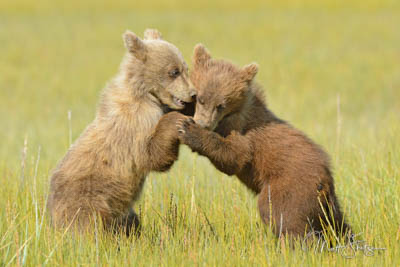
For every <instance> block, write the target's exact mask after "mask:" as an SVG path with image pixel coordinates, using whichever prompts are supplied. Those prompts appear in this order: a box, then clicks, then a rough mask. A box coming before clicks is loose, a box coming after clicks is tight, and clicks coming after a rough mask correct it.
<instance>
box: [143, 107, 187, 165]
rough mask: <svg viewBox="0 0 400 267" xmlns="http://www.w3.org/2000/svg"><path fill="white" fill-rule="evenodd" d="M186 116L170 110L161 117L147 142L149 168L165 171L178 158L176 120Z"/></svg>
mask: <svg viewBox="0 0 400 267" xmlns="http://www.w3.org/2000/svg"><path fill="white" fill-rule="evenodd" d="M183 118H186V116H185V115H182V114H180V113H178V112H170V113H167V114H165V115H163V116H162V117H161V119H160V120H159V122H158V124H157V126H156V127H155V129H154V132H153V134H152V135H151V137H150V139H149V140H148V143H147V149H146V153H147V155H146V156H147V157H146V163H147V164H148V167H149V170H153V171H161V172H162V171H167V170H168V169H170V168H171V166H172V164H173V163H174V162H175V160H177V159H178V153H179V144H180V143H179V139H178V131H177V127H176V122H177V121H178V120H179V119H183Z"/></svg>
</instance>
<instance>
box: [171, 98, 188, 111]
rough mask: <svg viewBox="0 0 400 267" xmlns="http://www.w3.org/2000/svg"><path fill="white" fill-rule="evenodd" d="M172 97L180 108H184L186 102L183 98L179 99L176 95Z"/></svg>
mask: <svg viewBox="0 0 400 267" xmlns="http://www.w3.org/2000/svg"><path fill="white" fill-rule="evenodd" d="M172 99H173V101H174V104H175V105H177V106H178V107H180V108H184V107H185V104H186V102H185V101H183V100H182V99H179V98H177V97H176V96H174V97H172Z"/></svg>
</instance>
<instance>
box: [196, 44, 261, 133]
mask: <svg viewBox="0 0 400 267" xmlns="http://www.w3.org/2000/svg"><path fill="white" fill-rule="evenodd" d="M192 61H193V69H192V71H191V73H190V79H191V81H192V83H193V85H194V87H195V88H196V90H197V103H196V109H195V110H196V111H195V115H194V121H195V122H196V123H197V124H199V125H200V126H202V127H204V128H207V129H209V130H214V129H215V128H216V127H217V126H218V123H219V122H220V121H221V120H222V119H223V118H226V117H227V116H229V115H231V114H234V113H236V112H238V111H240V110H241V108H242V107H243V104H244V103H245V101H246V100H247V93H248V91H249V90H250V84H251V82H252V81H253V79H254V77H255V75H256V74H257V71H258V66H257V64H255V63H252V64H249V65H246V66H244V67H243V68H240V67H238V66H236V65H234V64H232V63H230V62H228V61H225V60H216V59H212V58H211V55H210V54H209V52H208V51H207V49H206V48H205V47H204V46H203V45H201V44H198V45H196V47H195V48H194V55H193V59H192Z"/></svg>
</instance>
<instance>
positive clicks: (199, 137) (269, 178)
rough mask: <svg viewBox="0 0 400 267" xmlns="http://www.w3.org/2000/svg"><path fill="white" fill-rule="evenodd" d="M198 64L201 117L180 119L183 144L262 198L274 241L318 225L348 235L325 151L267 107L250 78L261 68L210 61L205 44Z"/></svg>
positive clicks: (197, 55)
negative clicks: (234, 177)
mask: <svg viewBox="0 0 400 267" xmlns="http://www.w3.org/2000/svg"><path fill="white" fill-rule="evenodd" d="M193 64H194V67H193V70H192V72H191V80H192V82H193V85H194V86H195V87H196V89H197V104H196V112H195V115H194V121H193V120H192V119H190V118H186V119H180V121H179V122H178V124H177V126H178V129H179V132H180V140H181V142H182V143H184V144H186V145H188V146H189V147H190V148H191V149H192V150H193V151H196V152H198V153H199V154H201V155H203V156H206V157H208V158H209V159H210V161H211V162H212V163H213V164H214V165H215V167H216V168H217V169H218V170H220V171H222V172H224V173H226V174H228V175H236V176H237V177H238V178H239V179H240V181H241V182H243V183H244V184H245V185H246V186H247V187H248V188H249V189H251V190H252V191H253V192H254V193H255V194H257V195H258V208H259V212H260V216H261V218H262V220H263V221H264V222H265V223H266V224H267V225H270V224H271V225H273V231H274V233H275V234H276V235H277V236H280V235H281V234H289V236H290V237H296V238H297V237H303V236H304V234H305V233H306V232H308V231H311V230H315V231H320V230H321V229H322V225H321V221H322V222H323V223H325V224H330V225H332V226H333V228H335V230H336V231H337V233H345V232H346V231H348V232H349V231H350V227H349V226H348V225H347V224H346V223H345V222H344V219H343V216H342V213H341V211H340V207H339V203H338V201H337V198H336V195H335V188H334V182H333V178H332V175H331V171H330V167H329V158H328V156H327V154H326V153H325V152H324V151H323V150H322V149H321V148H320V147H319V146H318V145H316V144H315V143H314V142H312V141H311V140H310V139H309V138H307V137H306V136H305V135H304V134H303V133H302V132H300V131H299V130H297V129H295V128H293V127H292V126H291V125H289V124H288V123H286V122H284V121H282V120H280V119H279V118H277V117H276V116H275V115H274V114H273V113H272V112H271V111H269V110H268V109H267V107H266V104H265V103H264V101H263V99H264V97H263V95H262V93H261V89H260V87H259V86H258V85H257V84H256V83H255V82H254V81H253V79H254V76H255V75H256V73H257V70H258V67H257V65H256V64H250V65H247V66H245V67H243V68H239V67H236V66H235V65H233V64H231V63H229V62H227V61H224V60H214V59H211V56H210V55H209V53H208V52H207V51H206V49H205V48H204V47H203V46H202V45H197V46H196V48H195V52H194V57H193ZM212 131H214V132H212ZM321 207H322V208H321ZM330 210H331V211H332V213H333V216H330ZM324 212H325V213H327V216H325V215H324Z"/></svg>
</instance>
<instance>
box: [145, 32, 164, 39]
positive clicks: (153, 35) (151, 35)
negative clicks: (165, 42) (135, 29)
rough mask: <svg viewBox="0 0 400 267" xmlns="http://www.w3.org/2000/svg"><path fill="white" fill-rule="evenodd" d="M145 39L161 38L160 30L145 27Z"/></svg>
mask: <svg viewBox="0 0 400 267" xmlns="http://www.w3.org/2000/svg"><path fill="white" fill-rule="evenodd" d="M144 39H145V40H162V35H161V32H159V31H158V30H156V29H146V30H145V31H144Z"/></svg>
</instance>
